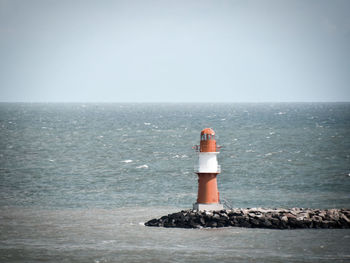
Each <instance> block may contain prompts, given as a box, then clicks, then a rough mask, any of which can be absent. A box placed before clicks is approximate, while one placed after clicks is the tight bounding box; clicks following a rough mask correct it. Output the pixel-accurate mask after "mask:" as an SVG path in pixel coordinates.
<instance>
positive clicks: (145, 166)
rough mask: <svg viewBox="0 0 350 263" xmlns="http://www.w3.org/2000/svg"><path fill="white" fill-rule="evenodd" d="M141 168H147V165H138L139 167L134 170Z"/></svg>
mask: <svg viewBox="0 0 350 263" xmlns="http://www.w3.org/2000/svg"><path fill="white" fill-rule="evenodd" d="M141 168H148V165H147V164H143V165H140V166H137V167H136V169H141Z"/></svg>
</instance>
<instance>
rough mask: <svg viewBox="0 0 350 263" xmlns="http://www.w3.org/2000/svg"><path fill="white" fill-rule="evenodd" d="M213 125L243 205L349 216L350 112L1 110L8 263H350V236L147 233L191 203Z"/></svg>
mask: <svg viewBox="0 0 350 263" xmlns="http://www.w3.org/2000/svg"><path fill="white" fill-rule="evenodd" d="M206 127H211V128H213V129H214V130H215V131H216V134H217V141H218V144H219V145H221V146H222V149H221V152H220V154H219V156H218V159H219V163H220V165H221V168H222V172H221V174H220V175H218V187H219V191H220V196H221V198H222V199H225V200H227V201H228V202H229V203H230V204H231V205H232V206H233V207H242V208H245V207H268V208H275V207H284V208H290V207H305V208H306V207H308V208H343V207H344V208H349V207H350V103H261V104H246V103H244V104H131V103H129V104H92V103H89V104H78V103H77V104H71V103H67V104H54V103H48V104H35V103H34V104H30V103H0V261H1V262H38V261H45V262H57V261H59V262H214V261H221V262H349V261H350V230H344V229H337V230H331V229H328V230H325V229H319V230H318V229H313V230H282V231H281V230H268V229H244V228H222V229H166V228H149V227H145V226H143V224H142V223H143V222H145V221H147V220H149V219H152V218H154V217H159V216H162V215H166V214H168V213H172V212H176V211H179V210H181V209H188V208H191V207H192V204H193V203H194V202H195V200H196V195H197V178H196V175H195V174H194V165H195V163H196V160H197V155H196V153H195V152H194V150H193V149H192V146H193V145H196V144H198V143H199V135H200V131H201V130H202V129H203V128H206Z"/></svg>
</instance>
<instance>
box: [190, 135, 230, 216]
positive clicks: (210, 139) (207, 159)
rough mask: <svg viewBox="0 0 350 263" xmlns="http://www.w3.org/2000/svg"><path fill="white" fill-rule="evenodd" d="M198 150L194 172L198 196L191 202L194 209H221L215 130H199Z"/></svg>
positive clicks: (219, 170)
mask: <svg viewBox="0 0 350 263" xmlns="http://www.w3.org/2000/svg"><path fill="white" fill-rule="evenodd" d="M196 149H197V151H198V166H196V168H195V173H196V174H197V175H198V197H197V202H196V203H195V204H193V209H194V210H221V209H223V208H224V207H223V205H222V204H221V203H220V197H219V191H218V186H217V181H216V176H217V175H218V174H219V173H220V172H221V169H220V165H218V160H217V155H218V154H219V152H217V149H218V147H217V146H216V140H215V132H214V131H213V130H212V129H210V128H206V129H204V130H202V131H201V137H200V145H199V146H197V147H196Z"/></svg>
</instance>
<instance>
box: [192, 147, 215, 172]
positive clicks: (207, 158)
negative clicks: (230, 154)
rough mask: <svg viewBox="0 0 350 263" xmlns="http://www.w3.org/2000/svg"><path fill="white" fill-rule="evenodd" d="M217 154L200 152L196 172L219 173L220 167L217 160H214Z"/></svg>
mask: <svg viewBox="0 0 350 263" xmlns="http://www.w3.org/2000/svg"><path fill="white" fill-rule="evenodd" d="M218 154H219V153H218V152H200V153H199V158H198V167H197V169H196V172H198V173H220V170H221V169H220V165H218V160H217V158H216V155H218Z"/></svg>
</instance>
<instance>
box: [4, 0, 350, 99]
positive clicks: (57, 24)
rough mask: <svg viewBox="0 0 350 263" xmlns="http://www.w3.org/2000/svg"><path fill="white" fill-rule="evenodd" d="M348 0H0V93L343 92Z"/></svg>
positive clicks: (251, 95)
mask: <svg viewBox="0 0 350 263" xmlns="http://www.w3.org/2000/svg"><path fill="white" fill-rule="evenodd" d="M349 84H350V1H347V0H345V1H339V0H329V1H321V0H314V1H313V0H308V1H305V0H302V1H297V0H293V1H283V0H276V1H265V0H259V1H249V0H242V1H239V0H232V1H224V0H216V1H191V0H184V1H166V0H163V1H147V0H143V1H130V0H127V1H104V0H102V1H98V0H95V1H78V0H70V1H65V0H30V1H29V0H20V1H19V0H0V101H30V102H35V101H40V102H47V101H55V102H61V101H62V102H264V101H269V102H271V101H350V85H349Z"/></svg>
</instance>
